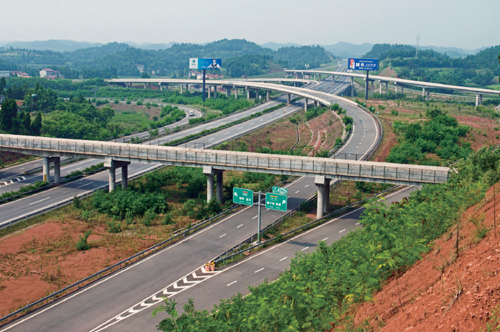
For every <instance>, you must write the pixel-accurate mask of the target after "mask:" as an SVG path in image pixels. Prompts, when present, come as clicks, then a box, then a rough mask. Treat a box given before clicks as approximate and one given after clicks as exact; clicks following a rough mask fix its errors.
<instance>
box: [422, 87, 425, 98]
mask: <svg viewBox="0 0 500 332" xmlns="http://www.w3.org/2000/svg"><path fill="white" fill-rule="evenodd" d="M423 97H425V87H424V88H422V98H423Z"/></svg>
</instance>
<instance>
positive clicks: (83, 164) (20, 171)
mask: <svg viewBox="0 0 500 332" xmlns="http://www.w3.org/2000/svg"><path fill="white" fill-rule="evenodd" d="M161 106H164V105H161ZM177 107H178V108H179V109H181V110H183V111H184V112H185V113H186V117H185V118H183V119H181V120H180V121H177V122H176V123H172V124H170V125H167V126H165V127H161V128H159V129H158V132H159V134H163V133H165V130H166V129H169V130H172V129H174V128H175V127H177V126H182V125H185V124H188V123H189V119H190V118H199V117H201V116H203V114H202V113H201V112H200V111H199V110H197V109H195V108H191V107H187V106H181V105H179V106H177ZM190 111H192V112H193V114H194V115H193V116H191V117H190V116H189V112H190ZM148 137H149V132H148V131H145V132H140V133H137V134H133V135H129V136H124V137H121V138H119V139H116V140H111V142H129V141H130V139H131V138H139V139H144V138H148ZM63 160H64V159H62V160H61V161H63ZM99 162H100V161H98V160H97V161H96V160H92V159H86V160H82V161H78V162H75V163H71V164H67V165H65V166H61V177H64V176H66V175H68V174H70V173H71V172H74V171H82V170H84V169H85V168H87V167H90V166H92V165H95V164H97V163H99ZM38 167H42V160H41V159H37V160H33V161H30V162H27V163H23V164H20V165H16V166H11V167H8V168H4V169H1V170H0V195H1V194H3V193H5V192H10V191H17V190H19V189H20V188H21V187H23V186H25V185H28V184H33V183H35V182H36V181H41V180H42V179H43V177H42V174H41V173H38V174H37V173H34V174H29V175H25V174H24V173H25V172H26V171H29V170H31V169H34V168H38Z"/></svg>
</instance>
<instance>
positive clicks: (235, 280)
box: [227, 280, 238, 286]
mask: <svg viewBox="0 0 500 332" xmlns="http://www.w3.org/2000/svg"><path fill="white" fill-rule="evenodd" d="M237 282H238V280H235V281H233V282H230V283H229V284H227V285H228V286H231V285H232V284H235V283H237Z"/></svg>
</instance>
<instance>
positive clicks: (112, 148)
mask: <svg viewBox="0 0 500 332" xmlns="http://www.w3.org/2000/svg"><path fill="white" fill-rule="evenodd" d="M2 148H7V149H9V148H10V149H14V150H16V151H17V152H22V153H26V154H30V152H31V154H37V153H39V152H45V153H46V154H47V155H50V154H51V155H53V156H54V155H57V154H60V155H81V156H88V157H93V158H102V159H105V158H114V159H118V160H132V161H141V162H155V163H164V164H173V165H185V166H193V167H202V166H212V167H214V168H221V169H237V170H246V171H253V172H269V173H276V172H279V173H282V174H291V175H309V176H314V175H322V176H326V177H331V178H335V177H342V176H345V177H348V178H353V179H356V178H364V179H379V180H384V181H386V182H390V181H391V180H392V181H395V183H398V181H400V182H401V181H404V182H407V183H408V182H411V183H442V182H446V181H447V180H448V172H449V169H448V168H446V167H434V166H420V165H402V164H391V163H378V162H366V161H354V160H339V159H329V158H315V157H297V156H286V155H272V154H262V153H250V152H235V151H220V150H203V149H190V148H180V147H167V146H142V145H134V144H124V143H113V142H99V141H83V140H70V139H57V138H46V137H36V138H33V137H30V136H17V135H0V149H2ZM23 150H25V151H23ZM360 180H361V179H360Z"/></svg>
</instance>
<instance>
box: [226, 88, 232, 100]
mask: <svg viewBox="0 0 500 332" xmlns="http://www.w3.org/2000/svg"><path fill="white" fill-rule="evenodd" d="M230 96H231V88H226V97H228V98H229V97H230Z"/></svg>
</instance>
